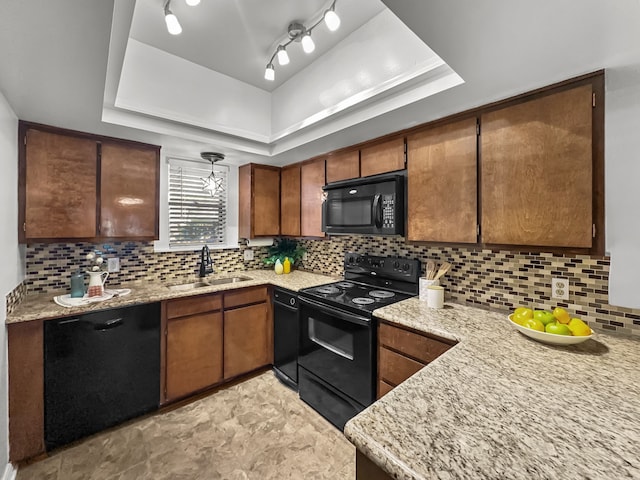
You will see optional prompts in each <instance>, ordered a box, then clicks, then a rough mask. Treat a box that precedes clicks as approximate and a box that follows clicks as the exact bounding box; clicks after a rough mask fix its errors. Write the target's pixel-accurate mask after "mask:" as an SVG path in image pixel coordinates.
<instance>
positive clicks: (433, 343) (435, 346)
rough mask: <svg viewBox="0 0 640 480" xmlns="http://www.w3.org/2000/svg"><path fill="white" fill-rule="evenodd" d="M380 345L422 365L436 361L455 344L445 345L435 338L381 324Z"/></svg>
mask: <svg viewBox="0 0 640 480" xmlns="http://www.w3.org/2000/svg"><path fill="white" fill-rule="evenodd" d="M378 343H379V344H380V345H384V346H387V347H389V348H391V349H393V350H397V351H399V352H402V353H403V354H405V355H407V356H409V357H412V358H415V359H416V360H419V361H420V362H422V363H429V362H432V361H434V360H435V359H436V358H437V357H439V356H440V355H442V354H443V353H444V352H446V351H447V350H449V349H450V348H451V347H452V346H453V344H454V342H451V343H445V342H443V341H440V340H436V339H435V338H431V337H426V336H424V335H420V334H418V333H413V332H410V331H408V330H404V329H402V328H397V327H392V326H391V325H387V324H384V323H383V324H380V328H379V329H378Z"/></svg>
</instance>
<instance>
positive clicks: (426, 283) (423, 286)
mask: <svg viewBox="0 0 640 480" xmlns="http://www.w3.org/2000/svg"><path fill="white" fill-rule="evenodd" d="M419 280H420V282H419V284H418V287H419V290H418V292H419V297H418V298H419V299H420V300H422V301H423V302H426V301H427V289H428V287H430V286H431V285H440V280H428V279H426V278H421V279H419Z"/></svg>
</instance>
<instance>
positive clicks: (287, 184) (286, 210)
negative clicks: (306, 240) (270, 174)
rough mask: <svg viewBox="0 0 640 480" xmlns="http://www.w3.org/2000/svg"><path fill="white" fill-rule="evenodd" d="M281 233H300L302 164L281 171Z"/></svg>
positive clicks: (289, 166) (293, 235)
mask: <svg viewBox="0 0 640 480" xmlns="http://www.w3.org/2000/svg"><path fill="white" fill-rule="evenodd" d="M280 235H289V236H292V237H297V236H299V235H300V164H299V163H296V164H294V165H288V166H286V167H283V168H282V170H281V171H280Z"/></svg>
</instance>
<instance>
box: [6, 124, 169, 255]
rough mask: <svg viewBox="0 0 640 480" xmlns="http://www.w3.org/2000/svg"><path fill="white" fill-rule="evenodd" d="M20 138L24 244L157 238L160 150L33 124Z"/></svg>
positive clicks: (22, 128) (21, 237) (24, 126)
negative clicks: (32, 242)
mask: <svg viewBox="0 0 640 480" xmlns="http://www.w3.org/2000/svg"><path fill="white" fill-rule="evenodd" d="M19 135H20V152H19V164H20V178H19V190H18V192H19V228H18V231H19V240H20V242H23V243H24V242H27V241H39V242H47V241H60V240H77V239H83V240H96V239H105V238H127V239H131V240H136V239H144V240H152V239H157V238H158V225H159V217H158V203H159V198H158V186H159V175H160V173H159V172H160V170H159V168H160V147H157V146H154V145H146V144H141V143H137V142H129V141H120V140H117V139H111V138H106V137H100V136H96V135H91V134H86V133H82V132H72V131H68V130H62V129H59V128H55V127H48V126H45V125H36V124H30V123H28V122H20V126H19ZM99 206H100V208H99Z"/></svg>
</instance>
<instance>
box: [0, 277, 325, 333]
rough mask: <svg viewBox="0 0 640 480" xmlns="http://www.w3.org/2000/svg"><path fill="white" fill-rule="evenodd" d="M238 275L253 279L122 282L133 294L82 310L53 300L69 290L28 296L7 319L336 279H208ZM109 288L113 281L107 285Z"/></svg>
mask: <svg viewBox="0 0 640 480" xmlns="http://www.w3.org/2000/svg"><path fill="white" fill-rule="evenodd" d="M234 276H243V277H250V278H251V280H247V281H244V282H238V283H227V284H223V285H212V286H210V287H202V288H196V289H192V290H183V291H179V290H170V289H169V288H168V287H167V285H170V284H176V283H188V282H189V281H198V280H199V279H198V278H193V279H185V280H183V281H181V280H172V281H170V282H167V283H161V282H157V283H156V282H131V283H122V284H120V285H118V287H117V288H119V289H120V288H130V289H131V293H130V294H129V295H125V296H122V297H114V298H112V299H109V300H106V301H104V302H95V303H91V304H88V305H83V306H81V307H72V308H66V307H61V306H59V305H58V304H56V303H55V302H54V301H53V297H54V296H56V295H63V294H65V293H69V292H66V291H61V292H57V293H56V292H51V293H38V294H32V295H29V294H27V296H26V298H25V299H24V300H23V301H22V303H20V304H19V305H18V306H17V307H16V309H15V310H14V311H13V312H12V313H10V314H9V315H8V316H7V321H6V323H7V324H11V323H18V322H27V321H31V320H46V319H51V318H61V317H68V316H73V315H79V314H82V313H86V312H95V311H98V310H105V309H109V308H119V307H124V306H128V305H134V304H139V303H152V302H159V301H162V300H168V299H170V298H180V297H191V296H194V295H203V294H207V293H214V292H222V291H226V290H235V289H238V288H245V287H252V286H257V285H268V284H271V285H275V286H278V287H282V288H287V289H289V290H293V291H298V290H301V289H303V288H307V287H315V286H317V285H322V284H325V283H331V282H335V281H336V279H335V278H333V277H329V276H326V275H319V274H316V273H311V272H303V271H300V270H294V271H292V272H291V273H289V274H287V275H276V274H275V272H274V271H273V270H248V271H240V272H232V273H225V274H213V275H208V276H207V277H205V279H204V280H205V281H207V280H216V279H219V278H227V277H234ZM106 288H107V290H108V289H109V282H107V285H106Z"/></svg>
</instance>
